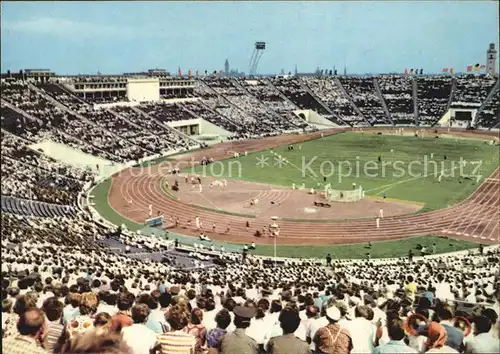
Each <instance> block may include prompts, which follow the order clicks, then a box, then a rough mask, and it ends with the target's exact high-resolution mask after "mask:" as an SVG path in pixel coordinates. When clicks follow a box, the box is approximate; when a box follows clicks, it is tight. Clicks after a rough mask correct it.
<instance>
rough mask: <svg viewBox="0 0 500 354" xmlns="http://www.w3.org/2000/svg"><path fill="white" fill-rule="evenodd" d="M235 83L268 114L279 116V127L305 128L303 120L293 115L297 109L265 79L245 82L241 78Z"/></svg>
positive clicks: (245, 80) (305, 124)
mask: <svg viewBox="0 0 500 354" xmlns="http://www.w3.org/2000/svg"><path fill="white" fill-rule="evenodd" d="M237 82H238V83H239V84H240V85H241V86H243V87H244V88H245V90H246V91H247V92H248V93H249V94H251V95H253V96H254V97H255V98H257V100H259V101H260V102H262V104H263V105H264V106H266V107H267V108H268V112H269V113H270V114H274V115H275V114H278V115H279V116H281V119H279V120H280V121H281V122H280V124H281V126H283V127H286V122H290V123H292V124H293V126H290V127H289V129H294V128H296V127H300V128H303V127H306V126H307V123H306V122H305V121H304V120H302V119H301V118H299V117H298V116H297V115H295V114H294V113H293V111H295V110H297V109H298V107H297V106H296V105H295V104H294V103H293V102H292V101H290V100H289V99H288V98H286V96H285V95H283V94H282V93H280V92H279V91H278V90H277V89H276V88H275V87H274V86H273V85H272V84H270V83H269V81H267V80H266V79H262V80H247V79H244V78H242V79H238V80H237Z"/></svg>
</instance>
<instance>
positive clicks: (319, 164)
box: [191, 133, 499, 211]
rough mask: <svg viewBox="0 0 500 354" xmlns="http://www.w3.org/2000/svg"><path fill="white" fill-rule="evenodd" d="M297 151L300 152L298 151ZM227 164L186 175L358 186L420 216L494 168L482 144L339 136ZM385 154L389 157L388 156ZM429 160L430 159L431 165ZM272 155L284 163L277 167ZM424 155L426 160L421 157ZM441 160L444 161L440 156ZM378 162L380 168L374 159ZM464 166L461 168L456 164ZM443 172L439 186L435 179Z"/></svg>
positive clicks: (492, 150)
mask: <svg viewBox="0 0 500 354" xmlns="http://www.w3.org/2000/svg"><path fill="white" fill-rule="evenodd" d="M299 146H300V150H299ZM294 148H295V149H294V150H293V151H288V150H287V146H281V147H279V148H277V149H274V150H267V151H261V152H256V153H252V154H248V156H242V157H240V158H239V159H237V160H236V159H227V160H224V161H220V162H219V163H215V164H212V165H208V166H196V167H195V168H193V169H191V171H194V172H195V173H199V174H202V175H209V176H210V175H212V176H215V177H222V176H223V177H225V178H233V179H240V180H245V181H253V182H259V183H266V184H274V185H281V186H287V187H291V186H292V184H293V183H295V184H296V185H297V186H299V185H301V184H302V183H304V184H305V186H306V187H307V188H311V187H315V188H317V189H318V188H320V189H323V188H324V184H325V183H324V181H323V176H326V177H327V180H326V183H331V185H332V188H334V189H351V188H352V183H356V184H357V185H361V186H362V187H363V189H364V190H365V192H366V194H367V195H368V196H382V195H383V193H385V194H386V195H387V197H388V198H394V199H400V200H406V201H412V202H419V203H424V204H425V207H424V208H423V210H424V211H428V210H435V209H440V208H444V207H446V206H448V205H451V204H454V203H456V202H458V201H460V200H462V199H463V198H465V197H466V196H468V195H469V194H470V193H472V192H473V190H474V189H475V188H476V187H477V186H478V184H477V183H476V178H472V179H465V178H463V177H461V176H462V175H482V176H483V178H486V177H487V176H489V175H490V174H491V173H492V172H493V171H494V169H495V168H496V167H498V158H499V153H498V147H495V146H490V145H488V144H486V143H485V141H484V140H469V139H459V140H457V139H454V138H449V137H448V138H444V137H440V138H431V137H429V138H419V137H414V136H399V135H377V134H375V133H364V134H360V133H341V134H335V135H330V136H327V137H324V138H321V139H317V140H312V141H308V142H304V143H302V144H296V145H295V146H294ZM391 149H392V150H393V152H391ZM431 154H434V157H433V158H432V159H431ZM278 155H281V156H282V158H284V159H286V161H285V162H281V163H280V162H279V161H280V160H281V161H282V159H280V158H279V157H278ZM425 155H427V157H425ZM445 155H446V160H445V159H444V156H445ZM379 156H380V158H381V162H379V161H378V158H379ZM461 159H463V160H466V161H469V162H468V163H467V165H466V166H464V167H461V164H460V160H461ZM441 171H443V177H442V181H441V183H439V182H438V176H439V174H441Z"/></svg>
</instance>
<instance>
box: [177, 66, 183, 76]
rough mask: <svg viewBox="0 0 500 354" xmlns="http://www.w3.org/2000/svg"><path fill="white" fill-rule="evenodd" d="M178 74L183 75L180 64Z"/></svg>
mask: <svg viewBox="0 0 500 354" xmlns="http://www.w3.org/2000/svg"><path fill="white" fill-rule="evenodd" d="M177 75H179V77H181V76H182V71H181V67H180V66H179V70H178V71H177Z"/></svg>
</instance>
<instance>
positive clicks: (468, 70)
mask: <svg viewBox="0 0 500 354" xmlns="http://www.w3.org/2000/svg"><path fill="white" fill-rule="evenodd" d="M471 71H472V65H467V72H468V73H470V72H471Z"/></svg>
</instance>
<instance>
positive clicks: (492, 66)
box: [486, 43, 497, 75]
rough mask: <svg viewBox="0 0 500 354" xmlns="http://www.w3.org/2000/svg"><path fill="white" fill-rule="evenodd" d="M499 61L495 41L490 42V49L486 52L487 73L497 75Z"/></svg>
mask: <svg viewBox="0 0 500 354" xmlns="http://www.w3.org/2000/svg"><path fill="white" fill-rule="evenodd" d="M496 62H497V50H496V49H495V43H490V46H489V48H488V51H487V52H486V73H487V74H488V75H495V73H496Z"/></svg>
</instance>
